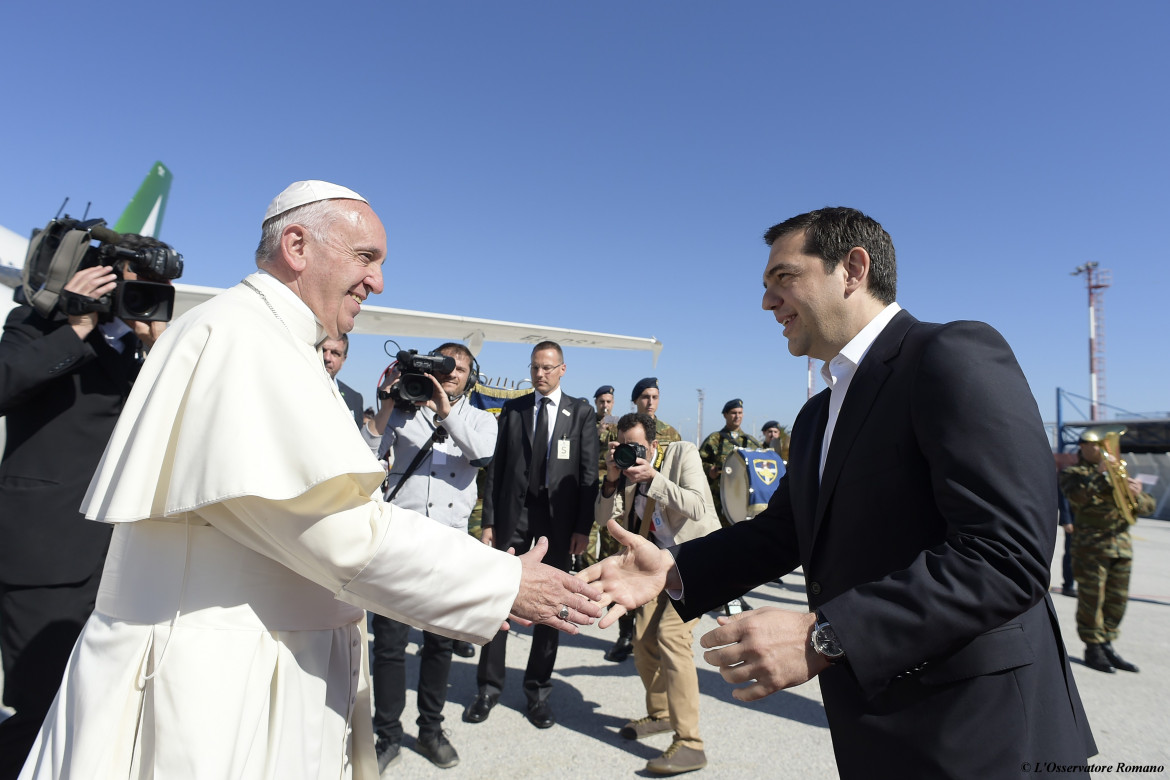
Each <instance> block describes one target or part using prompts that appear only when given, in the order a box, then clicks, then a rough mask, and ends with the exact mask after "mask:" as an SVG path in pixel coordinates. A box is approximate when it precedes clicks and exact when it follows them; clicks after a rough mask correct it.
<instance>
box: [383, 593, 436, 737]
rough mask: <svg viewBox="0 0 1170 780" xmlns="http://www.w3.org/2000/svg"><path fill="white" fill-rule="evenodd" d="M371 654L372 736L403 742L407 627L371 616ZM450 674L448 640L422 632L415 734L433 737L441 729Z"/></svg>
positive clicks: (408, 630)
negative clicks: (372, 640) (372, 632)
mask: <svg viewBox="0 0 1170 780" xmlns="http://www.w3.org/2000/svg"><path fill="white" fill-rule="evenodd" d="M372 623H373V626H374V652H373V655H372V656H371V659H370V673H371V675H372V676H373V681H372V685H373V689H374V733H375V734H376V735H377V736H379V737H385V738H386V739H389V740H391V741H393V742H401V741H402V711H403V710H404V709H405V708H406V637H407V634H409V633H410V626H408V625H407V624H406V623H399V622H398V621H397V620H391V619H390V618H387V617H382V616H381V615H374V616H373V620H372ZM450 672H451V640H450V639H448V638H447V637H445V636H440V635H439V634H432V633H431V632H430V631H423V645H422V659H421V662H420V663H419V669H418V720H417V721H416V722H417V723H418V734H419V737H420V738H422V737H424V736H433V735H435V734H438V733H439V731H440V730H441V729H442V723H443V705H444V704H446V703H447V677H448V675H449V674H450Z"/></svg>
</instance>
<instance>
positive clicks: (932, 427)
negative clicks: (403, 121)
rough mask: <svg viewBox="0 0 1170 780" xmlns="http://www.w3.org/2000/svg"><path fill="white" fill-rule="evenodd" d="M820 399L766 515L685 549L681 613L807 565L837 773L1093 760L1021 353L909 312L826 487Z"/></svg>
mask: <svg viewBox="0 0 1170 780" xmlns="http://www.w3.org/2000/svg"><path fill="white" fill-rule="evenodd" d="M828 406H829V391H827V390H826V391H824V392H822V393H821V394H819V395H817V396H816V397H815V398H813V399H811V400H810V401H809V402H808V403H807V404H806V405H805V407H804V409H802V410H801V412H800V415H799V416H798V417H797V420H796V422H795V424H794V425H793V429H792V444H791V449H790V459H789V462H788V472H787V473H786V474H785V476H784V477H783V478H782V479H781V482H780V485H779V488H778V489H777V491H776V493H775V494H774V496H773V497H772V501H771V503H770V504H769V506H768V509H767V510H766V511H765V512H763V513H762V514H760V515H759V516H757V517H756V518H754V519H753V520H751V521H748V522H743V523H738V524H736V525H734V526H732V527H731V528H728V529H724V530H722V531H720V532H717V533H715V534H712V535H710V536H708V537H705V538H704V539H701V540H698V541H695V542H691V543H689V544H686V545H682V546H681V547H680V548H678V549H677V550H676V553H677V561H678V566H679V569H680V573H681V574H682V577H683V582H684V583H685V588H686V589H685V599H686V600H685V603H681V604H679V605H678V607H679V612H680V613H681V614H682V615H683V617H684V619H689V618H691V617H694V616H696V615H698V614H701V613H702V612H704V611H706V610H708V609H711V608H713V607H715V606H717V605H719V604H723V603H725V602H726V601H727V600H728V599H730V598H732V597H734V596H737V595H740V594H742V593H744V592H746V591H748V590H750V589H751V588H753V587H755V586H757V585H759V584H761V583H764V582H767V581H770V580H773V579H775V578H776V577H777V576H779V575H781V574H784V573H787V572H790V571H792V570H793V569H794V568H795V567H797V566H803V567H804V574H805V584H806V589H807V594H808V599H809V605H810V607H811V608H813V609H820V610H821V612H822V614H823V615H824V616H825V618H826V619H827V620H828V621H829V622H830V623H831V624H832V625H833V627H834V629H835V630H836V632H837V634H838V636H839V638H840V640H841V643H842V646H843V647H844V648H845V652H846V656H847V658H848V663H847V664H841V665H837V666H833V667H830V668H829V669H827V670H825V671H824V672H822V673H821V675H820V682H821V688H822V693H823V696H824V702H825V712H826V714H827V715H828V718H829V724H830V727H831V729H832V732H833V740H834V748H835V752H836V755H837V763H838V768H839V770H840V771H841V774H842V776H843V777H874V776H880V775H881V774H882V771H878V775H875V774H874V772H875V768H884V769H888V770H889V771H890V772H896V774H897V775H898V776H903V777H1013V776H1019V775H1021V774H1023V773H1022V772H1021V769H1020V767H1021V766H1022V764H1023V762H1024V761H1056V762H1060V763H1069V764H1071V763H1083V761H1084V759H1085V758H1086V757H1087V756H1089V755H1092V754H1093V753H1095V752H1096V747H1095V745H1094V744H1093V739H1092V734H1091V733H1090V730H1089V728H1088V724H1087V722H1086V720H1085V713H1084V710H1083V708H1082V707H1081V702H1080V698H1079V696H1078V694H1077V691H1076V687H1075V684H1074V683H1073V679H1072V674H1071V671H1070V669H1069V666H1068V661H1067V658H1066V655H1065V652H1064V644H1063V642H1062V641H1061V637H1060V631H1059V628H1058V626H1057V623H1056V616H1055V613H1054V612H1053V609H1052V604H1051V601H1050V600H1049V599H1048V595H1047V593H1048V584H1049V562H1050V561H1051V560H1052V552H1053V546H1054V543H1055V541H1054V540H1055V525H1054V523H1053V514H1054V511H1053V507H1054V505H1055V502H1056V493H1055V491H1056V484H1055V475H1054V472H1053V469H1052V452H1051V449H1050V447H1049V444H1048V438H1047V436H1046V434H1045V432H1044V428H1043V425H1042V423H1041V420H1040V415H1039V412H1038V410H1037V408H1036V403H1035V401H1034V399H1033V397H1032V394H1031V391H1030V390H1029V388H1028V384H1027V381H1026V380H1025V379H1024V376H1023V373H1022V372H1021V371H1020V368H1019V366H1018V365H1017V363H1016V360H1015V357H1014V356H1013V354H1012V352H1011V349H1010V348H1009V347H1008V345H1007V344H1006V343H1005V342H1004V340H1003V338H1002V337H1001V336H1000V335H999V334H998V333H997V332H996V331H994V330H993V329H992V328H990V327H989V326H987V325H984V324H982V323H977V322H955V323H950V324H947V325H937V324H931V323H920V322H918V321H917V320H915V319H914V318H913V317H911V316H910V315H909V314H908V313H906V312H904V311H903V312H899V313H898V314H897V315H896V316H895V317H894V319H893V320H892V321H891V322H890V323H889V325H888V326H887V327H886V328H885V330H883V331H882V333H881V334H880V335H879V336H878V338H877V340H876V341H875V342H874V344H873V346H872V347H871V349H870V351H869V353H868V354H867V355H866V357H865V359H864V360H863V361H862V364H861V366H860V367H859V368H858V371H857V374H856V375H855V376H854V378H853V381H852V383H851V385H850V387H849V391H848V395H847V396H846V397H845V403H844V405H843V407H842V409H841V412H840V415H839V417H838V419H837V425H836V429H835V431H834V433H833V441H832V442H831V445H830V447H829V453H828V458H827V461H826V463H825V469H824V475H823V478H822V479H821V481H820V484H819V485H818V476H817V475H818V465H819V460H820V451H821V441H822V437H823V433H824V430H825V425H826V422H827V419H828ZM883 771H884V770H883ZM890 776H893V775H892V774H891V775H890Z"/></svg>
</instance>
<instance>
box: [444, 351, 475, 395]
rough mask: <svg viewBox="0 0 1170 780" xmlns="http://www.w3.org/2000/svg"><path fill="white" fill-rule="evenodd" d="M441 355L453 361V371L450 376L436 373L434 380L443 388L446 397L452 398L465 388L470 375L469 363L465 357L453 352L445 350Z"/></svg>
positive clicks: (460, 353)
mask: <svg viewBox="0 0 1170 780" xmlns="http://www.w3.org/2000/svg"><path fill="white" fill-rule="evenodd" d="M442 354H444V355H446V356H448V357H450V358H451V359H452V360H454V361H455V369H454V370H453V371H452V372H451V373H450V374H441V373H436V374H435V379H437V380H439V384H440V385H441V386H442V388H443V392H444V393H446V394H447V396H448V397H450V398H454V397H455V396H457V395H459V394H460V393H462V392H463V390H464V388H466V387H467V377H468V376H469V375H470V374H471V361H470V360H468V358H467V355H465V354H463V353H462V352H457V351H455V350H447V351H446V352H443V353H442Z"/></svg>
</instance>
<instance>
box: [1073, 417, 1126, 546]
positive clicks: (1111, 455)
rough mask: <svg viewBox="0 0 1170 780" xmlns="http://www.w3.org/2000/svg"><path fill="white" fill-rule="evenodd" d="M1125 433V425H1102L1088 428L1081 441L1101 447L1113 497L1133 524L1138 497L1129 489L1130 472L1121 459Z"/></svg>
mask: <svg viewBox="0 0 1170 780" xmlns="http://www.w3.org/2000/svg"><path fill="white" fill-rule="evenodd" d="M1123 433H1125V426H1124V425H1101V426H1098V427H1096V428H1088V429H1086V430H1085V432H1084V433H1082V434H1081V441H1082V442H1089V443H1091V444H1096V445H1097V446H1098V447H1099V448H1100V450H1101V461H1102V462H1103V463H1104V464H1105V468H1106V470H1107V471H1108V472H1109V482H1110V484H1112V485H1113V499H1114V501H1115V502H1116V503H1117V508H1118V509H1120V510H1121V514H1122V516H1124V517H1125V522H1127V523H1129V524H1130V525H1133V524H1134V523H1136V522H1137V498H1136V497H1135V496H1134V494H1133V493H1131V492H1130V490H1129V472H1127V471H1126V468H1125V461H1124V460H1122V459H1121V435H1122V434H1123Z"/></svg>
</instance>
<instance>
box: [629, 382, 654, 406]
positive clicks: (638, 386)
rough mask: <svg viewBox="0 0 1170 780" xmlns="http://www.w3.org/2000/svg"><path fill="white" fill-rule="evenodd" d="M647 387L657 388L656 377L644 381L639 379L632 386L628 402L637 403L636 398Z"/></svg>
mask: <svg viewBox="0 0 1170 780" xmlns="http://www.w3.org/2000/svg"><path fill="white" fill-rule="evenodd" d="M647 387H658V377H656V376H648V377H646V378H645V379H639V380H638V384H636V385H634V392H632V393H630V400H631V401H637V400H638V396H640V395H641V394H642V391H643V390H645V389H646V388H647Z"/></svg>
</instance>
